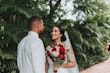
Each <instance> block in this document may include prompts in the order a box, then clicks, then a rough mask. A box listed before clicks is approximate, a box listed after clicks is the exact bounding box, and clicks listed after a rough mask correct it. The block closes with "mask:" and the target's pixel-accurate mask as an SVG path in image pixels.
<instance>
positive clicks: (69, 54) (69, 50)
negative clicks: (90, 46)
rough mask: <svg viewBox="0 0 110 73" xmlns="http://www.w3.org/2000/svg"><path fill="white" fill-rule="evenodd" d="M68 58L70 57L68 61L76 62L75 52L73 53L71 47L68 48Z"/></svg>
mask: <svg viewBox="0 0 110 73" xmlns="http://www.w3.org/2000/svg"><path fill="white" fill-rule="evenodd" d="M67 58H68V61H70V62H74V60H75V59H74V53H73V50H72V49H71V48H69V49H67Z"/></svg>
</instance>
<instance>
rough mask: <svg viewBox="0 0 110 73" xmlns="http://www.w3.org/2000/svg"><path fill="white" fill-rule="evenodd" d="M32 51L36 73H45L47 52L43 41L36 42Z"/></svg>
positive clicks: (32, 46)
mask: <svg viewBox="0 0 110 73" xmlns="http://www.w3.org/2000/svg"><path fill="white" fill-rule="evenodd" d="M30 49H31V57H32V67H33V71H34V73H45V51H44V45H43V43H42V41H41V40H40V39H39V40H34V41H33V43H32V44H31V48H30Z"/></svg>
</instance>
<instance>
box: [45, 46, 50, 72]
mask: <svg viewBox="0 0 110 73" xmlns="http://www.w3.org/2000/svg"><path fill="white" fill-rule="evenodd" d="M48 48H49V46H48V47H46V54H47V50H48ZM48 69H49V63H48V60H47V56H46V63H45V72H46V73H48Z"/></svg>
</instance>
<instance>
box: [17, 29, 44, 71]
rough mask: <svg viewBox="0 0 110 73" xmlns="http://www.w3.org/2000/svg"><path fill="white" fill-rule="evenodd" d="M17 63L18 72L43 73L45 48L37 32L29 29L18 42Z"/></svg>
mask: <svg viewBox="0 0 110 73" xmlns="http://www.w3.org/2000/svg"><path fill="white" fill-rule="evenodd" d="M17 65H18V68H19V72H20V73H45V50H44V45H43V42H42V40H41V39H40V38H39V35H38V34H37V33H35V32H33V31H30V32H29V33H28V35H27V36H26V37H24V38H23V39H22V40H21V42H20V43H19V45H18V55H17Z"/></svg>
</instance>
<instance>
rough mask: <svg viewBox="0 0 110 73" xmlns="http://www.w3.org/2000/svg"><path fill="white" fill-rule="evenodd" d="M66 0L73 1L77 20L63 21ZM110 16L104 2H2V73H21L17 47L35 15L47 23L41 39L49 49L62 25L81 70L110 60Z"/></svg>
mask: <svg viewBox="0 0 110 73" xmlns="http://www.w3.org/2000/svg"><path fill="white" fill-rule="evenodd" d="M62 1H64V2H65V4H64V5H65V6H66V3H67V2H69V1H72V7H73V9H71V10H72V14H73V15H74V14H77V16H76V17H75V18H76V20H72V19H66V18H63V17H64V16H65V15H66V14H67V11H66V10H65V9H64V8H62V5H61V2H62ZM109 13H110V10H109V8H108V7H107V6H106V5H105V3H104V2H102V1H101V0H0V27H1V30H0V73H18V68H17V64H16V58H17V45H18V43H19V42H20V40H21V39H22V38H23V37H24V36H25V35H27V32H28V29H27V26H28V23H27V20H28V18H29V17H31V16H33V15H38V16H40V17H42V19H43V20H44V26H45V30H44V32H43V34H41V38H42V40H43V42H44V44H45V46H47V45H49V44H50V43H51V40H50V38H49V37H50V34H51V30H52V27H53V26H55V25H62V26H63V27H64V29H65V30H66V31H68V34H69V37H70V39H71V43H72V46H73V50H74V52H75V56H76V60H77V63H78V66H79V69H80V70H83V69H85V68H88V67H90V66H92V65H94V64H96V63H99V62H101V61H103V60H105V59H107V57H108V53H106V52H105V45H106V40H108V39H110V14H109ZM81 16H82V17H81ZM67 17H68V16H67ZM36 57H37V56H36Z"/></svg>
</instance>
